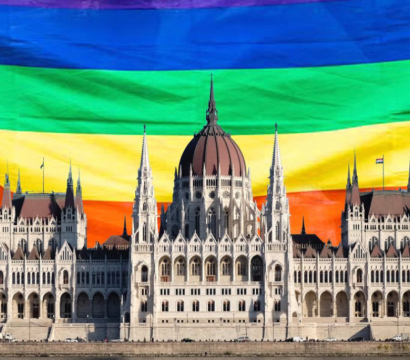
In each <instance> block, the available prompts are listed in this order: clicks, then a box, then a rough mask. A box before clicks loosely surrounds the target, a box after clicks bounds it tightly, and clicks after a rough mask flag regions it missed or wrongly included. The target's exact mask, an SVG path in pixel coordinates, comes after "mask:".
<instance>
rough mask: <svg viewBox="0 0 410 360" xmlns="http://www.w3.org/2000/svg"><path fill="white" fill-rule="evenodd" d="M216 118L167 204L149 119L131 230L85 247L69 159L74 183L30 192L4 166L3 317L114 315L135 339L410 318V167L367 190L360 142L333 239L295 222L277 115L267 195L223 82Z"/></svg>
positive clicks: (294, 330)
mask: <svg viewBox="0 0 410 360" xmlns="http://www.w3.org/2000/svg"><path fill="white" fill-rule="evenodd" d="M206 119H207V124H206V125H205V126H204V128H203V129H202V130H201V131H200V132H199V133H198V134H196V135H195V136H194V138H193V139H192V141H191V142H190V143H189V144H188V145H187V147H186V149H185V150H184V152H183V155H182V157H181V161H180V164H179V166H178V168H176V170H175V178H174V187H173V199H172V203H171V204H170V205H169V206H168V207H167V209H165V208H164V207H162V209H161V213H160V214H159V215H158V214H157V202H156V199H155V192H154V185H153V172H152V169H151V166H150V162H149V156H148V143H147V137H146V134H145V129H144V137H143V144H142V153H141V160H140V168H139V170H138V185H137V188H136V191H135V200H134V205H133V210H132V233H131V235H130V236H128V235H127V231H126V228H125V226H124V233H123V234H122V235H121V236H113V237H111V238H109V239H108V240H107V242H106V243H105V244H104V246H96V247H95V248H93V249H87V248H86V247H85V243H86V221H87V220H86V215H85V214H84V211H83V206H82V196H81V183H80V179H78V183H77V188H76V193H75V196H74V190H73V180H72V174H71V166H70V171H69V176H68V180H67V190H66V193H64V194H62V193H58V194H55V193H53V194H28V193H26V194H23V193H22V191H21V184H20V178H19V180H18V185H17V190H16V192H15V193H14V196H13V197H12V196H11V192H10V183H9V180H8V176H7V175H6V181H5V186H4V193H3V199H2V207H1V214H0V239H1V245H0V271H1V272H0V288H1V290H2V294H1V296H2V297H1V308H0V310H1V317H2V319H3V320H4V321H7V324H11V323H13V321H17V320H18V319H21V320H22V321H24V319H32V318H35V319H50V320H53V322H54V325H55V326H54V325H53V329H54V330H53V331H50V334H53V335H52V336H53V337H54V338H59V339H60V338H61V336H63V335H62V334H63V330H62V329H64V328H65V324H67V326H68V325H70V326H71V328H70V329H73V331H74V332H76V331H77V332H79V333H80V332H81V333H84V331H85V330H84V329H86V330H87V329H89V328H90V326H92V328H93V329H99V330H98V333H101V334H102V333H104V331H103V330H102V329H103V328H102V327H101V326H100V325H99V326H97V325H98V324H103V323H107V322H108V323H109V322H111V323H112V324H111V325H110V327H109V328H108V327H106V328H105V329H106V330H105V331H106V334H108V333H110V334H113V333H115V331H114V330H113V326H114V327H115V325H113V324H117V326H118V329H120V331H121V332H120V333H121V337H124V338H127V339H130V340H144V339H146V340H148V339H159V340H168V339H173V340H178V339H181V338H183V337H193V338H196V339H198V340H200V339H203V340H218V339H225V340H230V339H233V338H235V337H237V336H241V335H248V336H250V337H251V338H252V339H266V340H273V339H284V338H286V337H289V336H295V335H309V336H310V337H317V338H323V337H326V336H330V335H331V334H332V331H333V335H334V336H338V337H340V338H343V337H346V336H350V335H352V336H353V335H355V334H357V333H360V332H365V333H366V331H367V333H366V334H368V333H369V331H368V330H366V329H368V325H369V324H370V323H373V322H380V323H385V324H386V325H388V324H390V325H391V323H392V322H393V323H394V322H396V321H397V322H398V323H401V324H402V326H405V325H409V324H410V321H408V320H407V319H408V318H409V316H410V306H409V304H410V290H409V289H410V251H409V245H410V239H409V237H410V229H409V226H410V211H409V209H410V178H409V184H408V185H407V191H403V190H398V191H371V192H360V191H359V181H358V169H357V165H356V155H355V158H354V169H353V177H352V178H350V169H349V170H348V181H347V187H346V202H345V207H344V209H343V212H342V217H341V232H342V243H341V244H340V245H339V246H338V247H334V246H332V245H331V243H330V242H329V243H327V244H326V243H324V242H322V241H321V240H320V239H319V238H318V237H317V236H316V235H314V234H307V233H306V230H305V226H304V224H303V228H302V231H301V233H299V234H292V233H291V229H290V221H289V219H290V209H289V203H288V199H287V195H286V187H285V182H284V169H283V166H282V163H281V156H280V148H279V141H278V131H277V128H276V131H275V138H274V144H273V157H272V164H271V167H270V169H268V170H267V172H266V173H267V176H268V177H269V183H268V189H267V197H266V202H265V204H264V205H263V206H262V208H261V209H259V208H258V206H257V204H256V203H255V202H254V201H253V195H252V186H251V173H250V169H247V168H246V163H245V159H244V157H243V155H242V153H241V150H240V149H239V147H238V146H237V145H236V143H235V142H234V140H233V139H232V138H231V136H230V135H229V134H227V133H225V132H224V131H223V129H222V128H221V127H220V126H219V125H218V111H217V109H216V104H215V99H214V93H213V84H212V83H211V94H210V100H209V104H208V110H207V114H206ZM261 156H264V155H263V154H261ZM259 171H263V170H259ZM158 218H159V219H160V224H159V223H158ZM81 323H86V325H85V327H83V325H81ZM89 323H90V326H89V325H88V324H89ZM91 323H92V325H91ZM75 329H77V330H75ZM56 332H57V333H56ZM95 333H97V330H95ZM87 334H88V333H87ZM73 335H75V334H73ZM392 335H394V334H392ZM87 336H88V335H87ZM95 336H97V335H95ZM101 336H102V335H101ZM107 336H108V335H107ZM367 336H370V335H367ZM49 338H50V336H49Z"/></svg>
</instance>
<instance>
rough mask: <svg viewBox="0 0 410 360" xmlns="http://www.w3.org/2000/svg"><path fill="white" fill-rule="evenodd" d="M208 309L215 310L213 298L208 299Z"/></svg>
mask: <svg viewBox="0 0 410 360" xmlns="http://www.w3.org/2000/svg"><path fill="white" fill-rule="evenodd" d="M208 311H215V301H213V300H209V301H208Z"/></svg>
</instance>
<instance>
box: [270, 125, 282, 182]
mask: <svg viewBox="0 0 410 360" xmlns="http://www.w3.org/2000/svg"><path fill="white" fill-rule="evenodd" d="M276 168H279V169H281V168H282V161H281V158H280V150H279V137H278V124H275V143H274V145H273V157H272V167H271V169H272V175H273V174H274V173H275V169H276Z"/></svg>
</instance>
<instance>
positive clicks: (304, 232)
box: [300, 217, 306, 235]
mask: <svg viewBox="0 0 410 360" xmlns="http://www.w3.org/2000/svg"><path fill="white" fill-rule="evenodd" d="M300 233H301V234H302V235H306V229H305V217H303V218H302V231H301V232H300Z"/></svg>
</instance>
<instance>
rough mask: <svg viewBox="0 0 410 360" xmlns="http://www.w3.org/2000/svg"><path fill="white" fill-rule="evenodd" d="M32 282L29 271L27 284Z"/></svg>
mask: <svg viewBox="0 0 410 360" xmlns="http://www.w3.org/2000/svg"><path fill="white" fill-rule="evenodd" d="M30 283H31V273H30V272H28V273H27V284H30Z"/></svg>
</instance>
